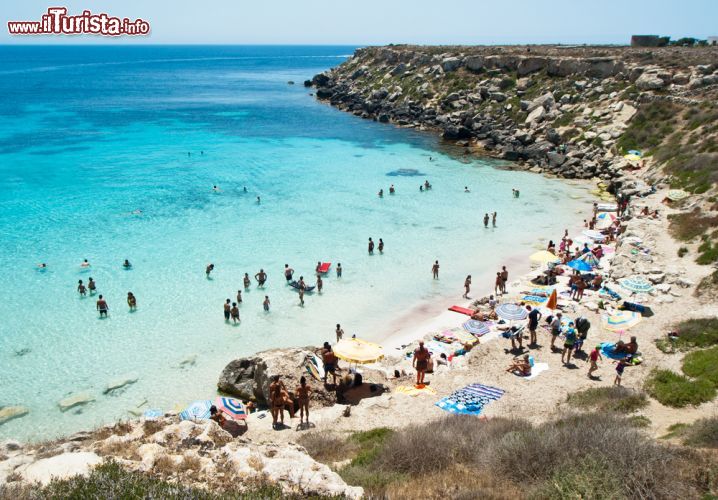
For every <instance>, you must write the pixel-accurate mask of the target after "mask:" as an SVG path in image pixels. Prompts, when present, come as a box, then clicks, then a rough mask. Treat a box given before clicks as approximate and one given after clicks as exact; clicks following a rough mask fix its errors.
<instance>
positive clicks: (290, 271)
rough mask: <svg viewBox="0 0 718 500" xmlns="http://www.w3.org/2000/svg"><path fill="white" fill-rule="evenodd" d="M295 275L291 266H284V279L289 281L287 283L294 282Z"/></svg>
mask: <svg viewBox="0 0 718 500" xmlns="http://www.w3.org/2000/svg"><path fill="white" fill-rule="evenodd" d="M293 275H294V269H292V268H291V267H289V264H284V279H285V280H287V282H290V281H292V276H293Z"/></svg>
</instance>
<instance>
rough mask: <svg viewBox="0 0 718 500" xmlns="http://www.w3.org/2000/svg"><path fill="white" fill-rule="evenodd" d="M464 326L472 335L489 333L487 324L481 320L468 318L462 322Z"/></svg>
mask: <svg viewBox="0 0 718 500" xmlns="http://www.w3.org/2000/svg"><path fill="white" fill-rule="evenodd" d="M464 328H465V329H466V331H467V332H469V333H470V334H472V335H476V336H479V337H480V336H481V335H486V334H487V333H489V331H490V330H489V326H488V325H487V324H486V323H484V322H482V321H478V320H475V319H470V320H469V321H467V322H466V323H464Z"/></svg>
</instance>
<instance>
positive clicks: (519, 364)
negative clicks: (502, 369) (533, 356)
mask: <svg viewBox="0 0 718 500" xmlns="http://www.w3.org/2000/svg"><path fill="white" fill-rule="evenodd" d="M506 371H507V372H509V373H513V374H514V375H518V376H519V377H530V376H531V362H530V361H529V355H528V354H524V355H523V356H522V357H521V358H514V360H513V362H512V363H511V365H510V366H509V367H508V368H506Z"/></svg>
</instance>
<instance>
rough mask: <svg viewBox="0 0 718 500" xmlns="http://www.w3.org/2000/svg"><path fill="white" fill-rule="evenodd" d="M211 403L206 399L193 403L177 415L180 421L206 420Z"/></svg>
mask: <svg viewBox="0 0 718 500" xmlns="http://www.w3.org/2000/svg"><path fill="white" fill-rule="evenodd" d="M211 407H212V402H211V401H209V400H206V399H203V400H199V401H193V402H192V403H190V405H189V406H188V407H187V408H185V409H184V410H182V411H181V412H180V414H179V417H180V420H207V419H208V418H209V416H210V414H209V409H210V408H211Z"/></svg>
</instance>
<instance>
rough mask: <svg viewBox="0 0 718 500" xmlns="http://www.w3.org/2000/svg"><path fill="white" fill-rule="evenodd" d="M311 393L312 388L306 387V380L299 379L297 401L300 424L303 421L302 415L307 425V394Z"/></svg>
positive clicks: (303, 378)
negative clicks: (305, 417) (305, 418)
mask: <svg viewBox="0 0 718 500" xmlns="http://www.w3.org/2000/svg"><path fill="white" fill-rule="evenodd" d="M311 392H312V388H311V387H309V385H307V379H306V378H305V377H303V376H302V377H301V378H300V379H299V386H297V399H299V423H300V424H301V423H302V421H303V420H304V415H305V414H306V416H307V423H309V393H311Z"/></svg>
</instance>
